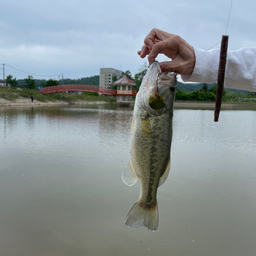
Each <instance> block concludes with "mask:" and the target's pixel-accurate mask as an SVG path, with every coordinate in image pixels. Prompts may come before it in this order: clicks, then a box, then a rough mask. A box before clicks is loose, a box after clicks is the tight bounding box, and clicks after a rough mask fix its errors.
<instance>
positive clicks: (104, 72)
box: [100, 68, 122, 88]
mask: <svg viewBox="0 0 256 256" xmlns="http://www.w3.org/2000/svg"><path fill="white" fill-rule="evenodd" d="M114 75H116V76H117V78H120V77H121V76H122V71H121V70H118V69H114V68H101V69H100V87H104V88H109V86H110V85H111V84H112V77H113V76H114Z"/></svg>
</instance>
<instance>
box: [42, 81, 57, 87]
mask: <svg viewBox="0 0 256 256" xmlns="http://www.w3.org/2000/svg"><path fill="white" fill-rule="evenodd" d="M56 85H59V82H58V81H56V80H53V79H49V80H47V81H46V83H45V87H49V86H56Z"/></svg>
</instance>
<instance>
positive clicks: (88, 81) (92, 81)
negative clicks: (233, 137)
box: [17, 75, 249, 95]
mask: <svg viewBox="0 0 256 256" xmlns="http://www.w3.org/2000/svg"><path fill="white" fill-rule="evenodd" d="M17 81H18V87H23V85H24V84H25V80H24V79H18V80H17ZM35 82H36V84H37V85H38V86H39V85H42V84H45V82H46V80H45V79H35ZM59 83H60V84H85V85H96V86H99V83H100V77H99V75H96V76H90V77H82V78H78V79H70V78H65V79H63V80H59ZM203 85H204V84H203V83H196V84H195V83H186V84H183V83H180V82H178V86H177V88H178V89H179V90H181V91H183V92H193V91H195V90H200V89H201V88H202V87H203ZM215 85H216V83H213V84H207V87H208V90H209V89H211V88H212V87H213V86H215ZM227 91H228V92H236V93H244V94H245V95H247V94H248V93H249V92H248V91H245V90H236V89H227Z"/></svg>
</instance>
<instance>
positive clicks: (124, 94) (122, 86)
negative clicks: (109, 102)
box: [114, 76, 136, 105]
mask: <svg viewBox="0 0 256 256" xmlns="http://www.w3.org/2000/svg"><path fill="white" fill-rule="evenodd" d="M114 85H116V86H117V91H116V92H117V94H116V101H117V102H118V103H119V104H121V105H127V104H128V105H129V104H130V103H132V102H134V101H133V99H132V96H135V95H136V84H135V83H134V82H133V81H132V80H131V79H129V78H127V77H126V76H124V77H122V78H121V79H119V80H117V81H116V82H115V83H114Z"/></svg>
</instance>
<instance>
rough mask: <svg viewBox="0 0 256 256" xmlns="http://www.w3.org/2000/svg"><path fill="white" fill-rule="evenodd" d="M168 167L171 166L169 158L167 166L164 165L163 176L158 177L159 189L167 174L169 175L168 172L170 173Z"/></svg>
mask: <svg viewBox="0 0 256 256" xmlns="http://www.w3.org/2000/svg"><path fill="white" fill-rule="evenodd" d="M170 165H171V161H170V158H169V160H168V162H167V165H166V168H165V171H164V173H163V175H162V176H161V177H160V180H159V185H158V187H160V186H161V185H162V184H163V183H164V182H165V181H166V179H167V177H168V174H169V171H170Z"/></svg>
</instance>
